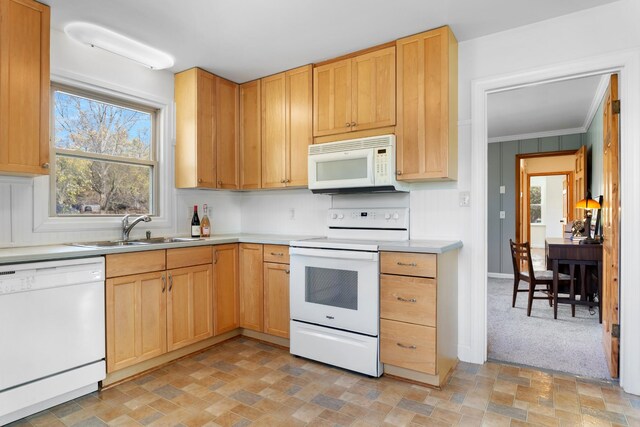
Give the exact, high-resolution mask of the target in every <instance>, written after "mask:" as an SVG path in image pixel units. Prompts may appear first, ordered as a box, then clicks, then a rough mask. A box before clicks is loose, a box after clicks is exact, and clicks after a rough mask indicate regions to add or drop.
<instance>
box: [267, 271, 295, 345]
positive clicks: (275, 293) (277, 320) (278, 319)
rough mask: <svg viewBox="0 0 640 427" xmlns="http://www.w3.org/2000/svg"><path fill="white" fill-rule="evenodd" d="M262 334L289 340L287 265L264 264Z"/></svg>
mask: <svg viewBox="0 0 640 427" xmlns="http://www.w3.org/2000/svg"><path fill="white" fill-rule="evenodd" d="M264 332H265V333H267V334H270V335H276V336H279V337H283V338H289V264H276V263H271V262H265V263H264Z"/></svg>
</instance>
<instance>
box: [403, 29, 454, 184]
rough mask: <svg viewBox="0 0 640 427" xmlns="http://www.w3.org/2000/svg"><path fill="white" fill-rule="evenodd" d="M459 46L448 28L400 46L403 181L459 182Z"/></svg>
mask: <svg viewBox="0 0 640 427" xmlns="http://www.w3.org/2000/svg"><path fill="white" fill-rule="evenodd" d="M457 46H458V45H457V42H456V39H455V37H454V36H453V33H452V32H451V30H450V29H449V28H448V27H442V28H438V29H436V30H432V31H428V32H426V33H422V34H417V35H415V36H411V37H407V38H404V39H400V40H398V41H397V42H396V53H397V91H396V96H397V103H398V109H397V116H398V120H397V126H396V151H397V153H396V164H397V174H398V179H399V180H404V181H420V180H425V179H455V178H456V175H457V149H458V134H457V132H458V124H457V111H458V104H457V99H458V95H457V82H458V80H457V74H458V70H457V57H458V54H457V51H458V48H457Z"/></svg>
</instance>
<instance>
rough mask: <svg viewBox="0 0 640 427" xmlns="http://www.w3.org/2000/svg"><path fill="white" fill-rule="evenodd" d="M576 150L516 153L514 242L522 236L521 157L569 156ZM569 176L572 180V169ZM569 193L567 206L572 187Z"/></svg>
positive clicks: (533, 174) (570, 200) (560, 173)
mask: <svg viewBox="0 0 640 427" xmlns="http://www.w3.org/2000/svg"><path fill="white" fill-rule="evenodd" d="M577 152H578V150H564V151H548V152H542V153H527V154H516V183H515V185H514V187H515V188H514V191H515V193H516V198H515V200H516V242H522V241H521V239H522V236H521V232H520V230H521V229H522V217H523V215H522V214H521V212H520V194H519V193H520V171H521V169H522V167H521V166H520V160H523V159H532V158H536V157H557V156H571V155H574V154H576V153H577ZM567 174H568V172H566V173H565V172H558V173H555V172H552V173H532V174H527V176H536V175H537V176H548V175H549V176H550V175H567ZM571 178H572V180H573V171H571ZM527 181H528V182H529V181H530V180H528V179H527ZM529 185H530V184H529V183H527V191H528V190H529ZM569 195H570V196H571V197H570V198H569V206H573V205H572V204H571V203H572V200H573V189H570V191H569ZM527 218H529V215H528V214H527ZM528 227H529V236H531V224H529V226H528Z"/></svg>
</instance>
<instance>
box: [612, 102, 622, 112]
mask: <svg viewBox="0 0 640 427" xmlns="http://www.w3.org/2000/svg"><path fill="white" fill-rule="evenodd" d="M611 110H612V112H613V114H620V100H619V99H616V100H615V101H613V102H612V103H611Z"/></svg>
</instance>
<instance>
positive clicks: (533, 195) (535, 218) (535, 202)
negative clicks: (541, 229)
mask: <svg viewBox="0 0 640 427" xmlns="http://www.w3.org/2000/svg"><path fill="white" fill-rule="evenodd" d="M529 206H530V209H531V214H530V220H531V224H540V223H542V187H540V186H539V185H532V186H531V187H530V189H529Z"/></svg>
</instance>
